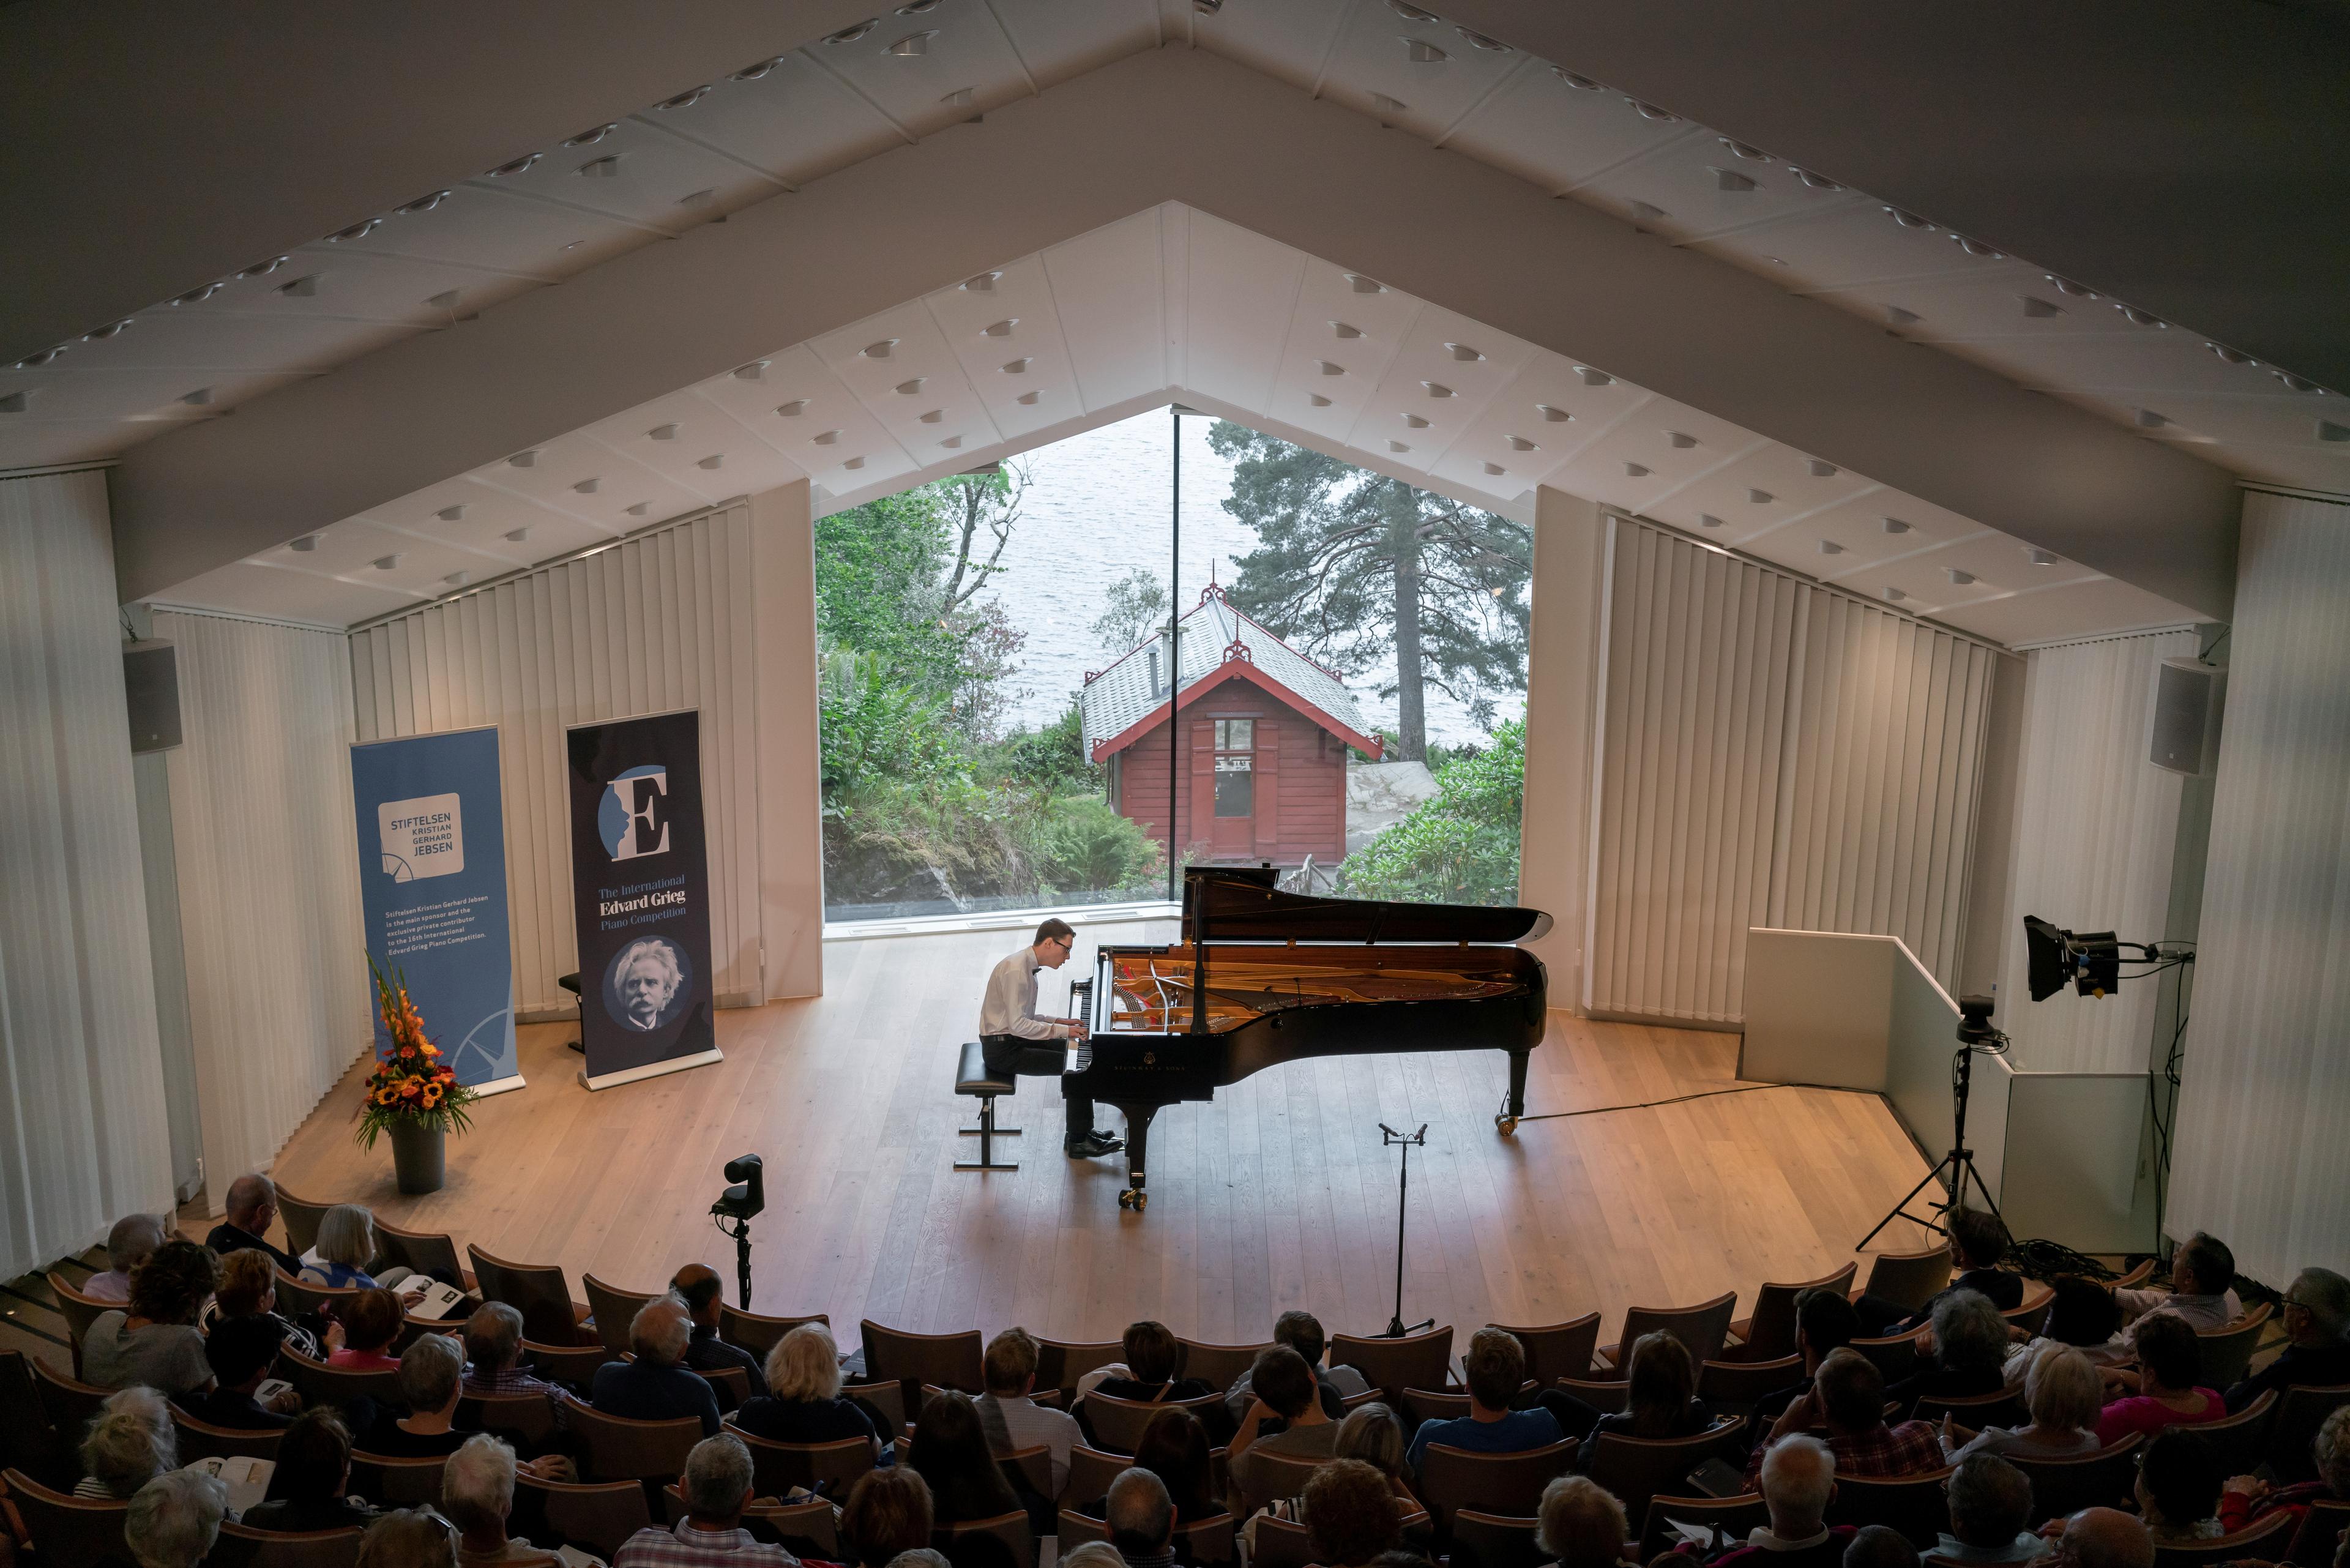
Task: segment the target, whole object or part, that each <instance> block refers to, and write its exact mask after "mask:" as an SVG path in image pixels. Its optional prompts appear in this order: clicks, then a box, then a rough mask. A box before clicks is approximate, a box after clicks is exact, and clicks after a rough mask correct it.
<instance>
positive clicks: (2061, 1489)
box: [2000, 1432, 2146, 1530]
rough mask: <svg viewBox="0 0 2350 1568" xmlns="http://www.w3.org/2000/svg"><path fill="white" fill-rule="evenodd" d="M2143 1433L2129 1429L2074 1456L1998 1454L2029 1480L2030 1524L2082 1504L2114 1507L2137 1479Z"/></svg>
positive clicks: (2063, 1514)
mask: <svg viewBox="0 0 2350 1568" xmlns="http://www.w3.org/2000/svg"><path fill="white" fill-rule="evenodd" d="M2145 1446H2146V1434H2145V1433H2143V1432H2132V1433H2131V1434H2130V1435H2129V1436H2128V1437H2126V1438H2123V1439H2122V1440H2121V1441H2120V1442H2118V1443H2115V1444H2113V1445H2112V1446H2111V1447H2109V1448H2104V1449H2098V1450H2097V1451H2096V1452H2095V1453H2094V1454H2083V1455H2081V1456H2079V1457H2078V1458H2076V1459H2035V1458H2033V1457H2032V1456H2031V1455H2029V1454H2019V1453H2007V1454H2002V1455H2001V1456H2000V1457H2001V1458H2002V1459H2005V1460H2006V1461H2007V1462H2008V1463H2010V1464H2012V1465H2013V1466H2014V1467H2015V1468H2016V1469H2019V1470H2022V1472H2023V1473H2024V1476H2025V1477H2026V1478H2027V1479H2028V1480H2030V1481H2031V1482H2032V1519H2031V1524H2032V1528H2033V1529H2034V1530H2037V1529H2039V1528H2040V1527H2041V1526H2042V1525H2043V1524H2045V1523H2046V1522H2047V1521H2050V1520H2052V1519H2062V1518H2065V1517H2068V1516H2070V1515H2072V1514H2075V1513H2078V1512H2080V1511H2082V1510H2083V1509H2085V1508H2117V1507H2119V1506H2120V1505H2121V1504H2122V1502H2123V1501H2125V1500H2126V1499H2127V1498H2128V1497H2129V1495H2130V1488H2131V1486H2132V1484H2133V1483H2134V1482H2136V1480H2137V1456H2138V1450H2139V1449H2142V1448H2144V1447H2145Z"/></svg>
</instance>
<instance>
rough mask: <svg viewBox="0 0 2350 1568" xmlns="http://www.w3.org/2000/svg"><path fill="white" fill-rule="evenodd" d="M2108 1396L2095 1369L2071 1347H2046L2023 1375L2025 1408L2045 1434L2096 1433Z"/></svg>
mask: <svg viewBox="0 0 2350 1568" xmlns="http://www.w3.org/2000/svg"><path fill="white" fill-rule="evenodd" d="M2105 1395H2106V1390H2105V1381H2104V1379H2102V1378H2100V1377H2099V1376H2097V1369H2096V1367H2095V1365H2093V1364H2092V1363H2091V1362H2090V1360H2089V1358H2088V1357H2087V1356H2085V1355H2082V1354H2081V1353H2080V1352H2079V1351H2078V1350H2075V1349H2074V1348H2073V1347H2072V1346H2071V1345H2048V1346H2045V1347H2044V1348H2043V1349H2042V1351H2041V1352H2040V1354H2039V1355H2035V1356H2033V1358H2032V1366H2030V1368H2028V1369H2027V1370H2026V1371H2025V1373H2024V1375H2023V1407H2024V1408H2025V1409H2027V1410H2029V1411H2031V1412H2032V1420H2033V1425H2034V1426H2037V1427H2039V1428H2041V1429H2042V1430H2043V1431H2050V1432H2068V1431H2069V1432H2094V1431H2095V1430H2096V1429H2097V1416H2098V1413H2099V1412H2100V1411H2101V1410H2102V1409H2103V1408H2104V1407H2105Z"/></svg>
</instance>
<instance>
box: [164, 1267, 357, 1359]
mask: <svg viewBox="0 0 2350 1568" xmlns="http://www.w3.org/2000/svg"><path fill="white" fill-rule="evenodd" d="M287 1272H289V1273H290V1272H292V1271H290V1270H289V1271H287ZM247 1317H249V1318H252V1319H253V1320H254V1321H255V1322H256V1323H260V1324H265V1326H266V1327H267V1328H268V1329H269V1331H270V1332H271V1333H272V1334H276V1336H277V1338H278V1340H279V1341H280V1342H281V1343H282V1344H284V1345H286V1348H287V1349H289V1350H291V1351H293V1352H294V1354H295V1355H307V1356H308V1357H309V1358H310V1359H311V1360H313V1361H324V1360H326V1359H327V1357H328V1355H332V1354H333V1353H334V1352H336V1351H338V1350H340V1349H341V1348H342V1347H343V1325H342V1324H338V1323H329V1324H327V1330H326V1335H325V1340H326V1342H325V1343H324V1344H323V1345H322V1344H320V1343H319V1340H318V1337H317V1336H316V1335H314V1334H311V1332H310V1331H309V1330H308V1329H307V1328H304V1327H303V1326H302V1325H301V1324H297V1323H296V1322H295V1321H294V1320H293V1319H292V1318H290V1317H287V1316H286V1315H284V1314H281V1313H280V1312H279V1311H278V1310H277V1265H276V1262H274V1261H273V1260H272V1259H271V1258H270V1256H269V1254H268V1253H266V1252H264V1251H257V1250H256V1249H254V1248H251V1247H245V1248H242V1249H240V1250H238V1251H234V1252H231V1253H230V1254H228V1256H226V1257H224V1258H223V1259H222V1260H221V1261H220V1270H219V1272H218V1274H217V1276H216V1277H215V1281H214V1284H213V1299H212V1301H211V1302H210V1303H208V1304H207V1305H206V1306H205V1307H204V1310H203V1312H202V1313H200V1314H197V1317H196V1326H197V1327H198V1328H200V1329H202V1330H203V1332H204V1333H206V1334H211V1333H212V1332H213V1329H215V1328H217V1327H219V1326H220V1324H223V1323H224V1322H226V1321H228V1320H229V1319H231V1318H247Z"/></svg>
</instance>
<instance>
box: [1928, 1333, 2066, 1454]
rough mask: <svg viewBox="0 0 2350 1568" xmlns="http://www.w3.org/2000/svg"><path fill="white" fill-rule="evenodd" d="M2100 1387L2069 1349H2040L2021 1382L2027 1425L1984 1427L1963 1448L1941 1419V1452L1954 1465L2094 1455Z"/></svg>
mask: <svg viewBox="0 0 2350 1568" xmlns="http://www.w3.org/2000/svg"><path fill="white" fill-rule="evenodd" d="M2023 1407H2024V1408H2025V1409H2026V1410H2027V1411H2029V1412H2030V1413H2031V1416H2032V1420H2031V1422H2030V1423H2029V1424H2028V1425H2025V1426H2022V1427H1985V1428H1983V1429H1982V1430H1981V1431H1980V1432H1978V1433H1976V1434H1975V1435H1974V1437H1973V1438H1970V1439H1969V1441H1968V1442H1967V1444H1966V1446H1965V1447H1964V1448H1958V1449H1953V1447H1952V1442H1953V1439H1954V1438H1956V1436H1957V1434H1956V1432H1955V1430H1954V1429H1953V1428H1952V1425H1951V1422H1950V1416H1949V1415H1948V1414H1945V1415H1944V1416H1943V1417H1942V1434H1941V1435H1942V1451H1943V1452H1944V1453H1945V1454H1948V1455H1949V1456H1950V1458H1951V1459H1965V1458H1967V1457H1968V1456H1969V1455H1970V1454H2022V1455H2024V1456H2025V1457H2026V1458H2028V1459H2075V1458H2078V1457H2079V1456H2081V1455H2083V1454H2094V1453H2095V1452H2096V1451H2097V1449H2098V1448H2099V1447H2100V1446H2101V1445H2100V1444H2099V1443H2098V1441H2097V1418H2098V1417H2099V1415H2100V1414H2102V1412H2103V1410H2104V1408H2105V1385H2104V1384H2103V1383H2102V1382H2100V1381H2099V1380H2098V1377H2097V1369H2096V1368H2095V1366H2091V1365H2090V1364H2089V1358H2088V1357H2087V1356H2085V1355H2082V1354H2081V1352H2079V1351H2078V1350H2075V1349H2074V1347H2073V1346H2071V1345H2042V1346H2041V1350H2040V1354H2039V1355H2036V1356H2034V1357H2033V1362H2032V1370H2031V1371H2030V1372H2029V1373H2027V1374H2026V1375H2025V1376H2024V1380H2023Z"/></svg>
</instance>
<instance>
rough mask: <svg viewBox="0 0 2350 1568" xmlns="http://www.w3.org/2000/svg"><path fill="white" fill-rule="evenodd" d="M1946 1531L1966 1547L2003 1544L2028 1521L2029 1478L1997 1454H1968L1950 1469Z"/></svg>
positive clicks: (2030, 1491)
mask: <svg viewBox="0 0 2350 1568" xmlns="http://www.w3.org/2000/svg"><path fill="white" fill-rule="evenodd" d="M2031 1517H2032V1480H2031V1478H2030V1477H2028V1476H2026V1475H2025V1474H2024V1473H2023V1472H2022V1470H2020V1469H2016V1468H2015V1467H2014V1466H2013V1465H2012V1464H2009V1463H2008V1462H2007V1461H2006V1460H2005V1459H2002V1458H2000V1457H1999V1456H1998V1455H1997V1454H1989V1453H1983V1454H1969V1455H1968V1456H1967V1457H1966V1458H1965V1459H1961V1460H1960V1461H1959V1468H1958V1469H1955V1470H1953V1471H1951V1472H1950V1533H1951V1534H1953V1535H1955V1536H1957V1537H1958V1538H1959V1539H1960V1541H1963V1542H1966V1543H1967V1544H1968V1545H1970V1546H1982V1547H1993V1546H2004V1545H2006V1544H2007V1543H2008V1542H2012V1541H2013V1540H2014V1539H2015V1536H2016V1532H2018V1531H2020V1530H2022V1528H2023V1527H2024V1526H2025V1525H2026V1524H2027V1523H2029V1522H2030V1521H2031Z"/></svg>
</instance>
